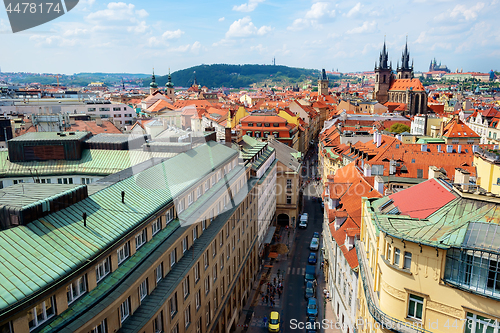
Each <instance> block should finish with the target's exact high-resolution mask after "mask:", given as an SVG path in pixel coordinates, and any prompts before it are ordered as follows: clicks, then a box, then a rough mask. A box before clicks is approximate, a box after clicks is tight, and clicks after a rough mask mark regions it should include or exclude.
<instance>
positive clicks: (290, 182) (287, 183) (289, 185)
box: [286, 179, 292, 190]
mask: <svg viewBox="0 0 500 333" xmlns="http://www.w3.org/2000/svg"><path fill="white" fill-rule="evenodd" d="M286 188H287V189H288V190H290V189H291V188H292V180H291V179H287V180H286Z"/></svg>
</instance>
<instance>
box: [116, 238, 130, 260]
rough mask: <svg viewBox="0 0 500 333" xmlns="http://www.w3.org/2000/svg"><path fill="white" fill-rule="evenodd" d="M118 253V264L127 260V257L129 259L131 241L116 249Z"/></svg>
mask: <svg viewBox="0 0 500 333" xmlns="http://www.w3.org/2000/svg"><path fill="white" fill-rule="evenodd" d="M116 253H117V255H118V265H120V264H121V263H122V262H124V261H125V259H127V258H128V257H129V256H130V245H129V243H128V242H126V243H125V244H123V246H122V247H120V248H119V249H118V250H117V251H116Z"/></svg>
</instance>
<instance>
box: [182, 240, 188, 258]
mask: <svg viewBox="0 0 500 333" xmlns="http://www.w3.org/2000/svg"><path fill="white" fill-rule="evenodd" d="M188 243H189V241H188V236H186V237H184V238H183V239H182V253H183V254H184V253H186V251H187V250H188Z"/></svg>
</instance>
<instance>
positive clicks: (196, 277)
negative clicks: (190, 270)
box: [194, 261, 200, 283]
mask: <svg viewBox="0 0 500 333" xmlns="http://www.w3.org/2000/svg"><path fill="white" fill-rule="evenodd" d="M199 280H200V262H199V261H198V262H197V263H196V265H194V283H197V282H198V281H199Z"/></svg>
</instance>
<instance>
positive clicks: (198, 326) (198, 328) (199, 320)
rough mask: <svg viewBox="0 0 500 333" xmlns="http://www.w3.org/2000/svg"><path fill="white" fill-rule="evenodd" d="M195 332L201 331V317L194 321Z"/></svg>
mask: <svg viewBox="0 0 500 333" xmlns="http://www.w3.org/2000/svg"><path fill="white" fill-rule="evenodd" d="M196 333H201V318H200V319H198V321H197V322H196Z"/></svg>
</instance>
